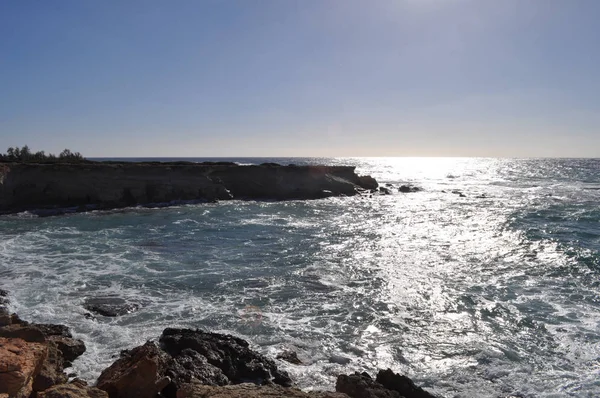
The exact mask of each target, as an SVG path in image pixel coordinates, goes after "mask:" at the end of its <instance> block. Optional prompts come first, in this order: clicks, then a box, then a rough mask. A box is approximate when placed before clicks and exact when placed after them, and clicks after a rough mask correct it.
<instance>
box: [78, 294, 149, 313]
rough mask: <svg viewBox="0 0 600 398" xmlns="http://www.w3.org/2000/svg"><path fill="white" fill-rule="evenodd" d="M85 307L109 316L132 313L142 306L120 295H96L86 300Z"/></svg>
mask: <svg viewBox="0 0 600 398" xmlns="http://www.w3.org/2000/svg"><path fill="white" fill-rule="evenodd" d="M83 307H84V308H85V309H86V310H88V311H91V312H95V313H96V314H99V315H102V316H108V317H115V316H120V315H126V314H130V313H132V312H134V311H136V310H137V309H139V308H140V307H141V305H140V304H139V303H131V302H128V301H126V300H124V299H122V298H119V297H95V298H90V299H87V300H86V301H85V303H84V304H83Z"/></svg>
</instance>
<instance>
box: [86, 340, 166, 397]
mask: <svg viewBox="0 0 600 398" xmlns="http://www.w3.org/2000/svg"><path fill="white" fill-rule="evenodd" d="M170 361H171V358H170V357H169V355H168V354H166V353H165V352H164V351H162V350H161V349H160V348H158V347H157V346H156V344H154V343H153V342H147V343H146V344H144V345H143V346H140V347H136V348H134V349H132V350H129V351H125V352H123V354H122V356H121V358H119V359H118V360H117V361H116V362H115V363H113V364H112V365H111V366H110V367H108V368H107V369H105V370H104V371H103V372H102V374H100V377H99V378H98V383H97V387H98V388H99V389H101V390H104V391H106V392H107V393H108V395H109V396H110V398H136V397H139V398H146V397H154V396H156V394H158V393H159V392H160V391H162V390H163V389H164V388H165V387H166V386H167V384H169V383H170V379H168V378H165V377H164V374H165V370H166V368H167V366H168V364H169V362H170Z"/></svg>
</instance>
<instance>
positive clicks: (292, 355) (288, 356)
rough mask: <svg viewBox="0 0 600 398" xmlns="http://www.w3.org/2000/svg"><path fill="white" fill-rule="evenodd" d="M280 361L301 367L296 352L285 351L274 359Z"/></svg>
mask: <svg viewBox="0 0 600 398" xmlns="http://www.w3.org/2000/svg"><path fill="white" fill-rule="evenodd" d="M276 358H277V359H281V360H282V361H286V362H289V363H293V364H294V365H302V361H301V360H300V358H298V354H297V353H296V351H291V350H285V351H283V352H282V353H280V354H279V355H277V357H276Z"/></svg>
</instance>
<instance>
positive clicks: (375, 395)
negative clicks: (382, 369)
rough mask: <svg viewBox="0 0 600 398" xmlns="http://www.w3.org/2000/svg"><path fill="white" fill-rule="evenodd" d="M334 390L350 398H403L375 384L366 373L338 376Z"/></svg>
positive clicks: (397, 393)
mask: <svg viewBox="0 0 600 398" xmlns="http://www.w3.org/2000/svg"><path fill="white" fill-rule="evenodd" d="M335 390H336V391H337V392H342V393H345V394H348V395H349V396H350V397H351V398H403V397H402V396H401V395H400V393H399V392H397V391H391V390H388V389H387V388H385V387H384V386H382V385H381V384H379V383H377V382H376V381H375V380H373V379H372V378H371V376H369V374H368V373H358V372H356V373H354V374H353V375H340V376H338V378H337V382H336V383H335ZM404 398H408V397H404Z"/></svg>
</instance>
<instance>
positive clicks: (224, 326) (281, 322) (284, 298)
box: [0, 158, 600, 397]
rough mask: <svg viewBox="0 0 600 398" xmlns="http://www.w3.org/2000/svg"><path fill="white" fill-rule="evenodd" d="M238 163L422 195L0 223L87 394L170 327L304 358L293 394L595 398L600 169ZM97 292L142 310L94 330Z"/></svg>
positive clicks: (30, 292) (27, 308) (7, 278)
mask: <svg viewBox="0 0 600 398" xmlns="http://www.w3.org/2000/svg"><path fill="white" fill-rule="evenodd" d="M235 160H236V161H238V162H241V163H260V162H264V161H277V162H280V163H283V164H287V163H295V164H303V163H325V164H349V165H356V166H357V171H358V172H359V174H370V175H372V176H374V177H375V178H377V179H378V181H379V182H380V183H381V184H385V183H391V184H394V185H395V186H398V185H399V184H401V183H411V184H414V185H416V186H419V187H422V188H423V191H422V192H418V193H411V194H401V193H398V192H396V191H394V193H393V195H388V196H374V197H371V198H369V197H364V196H357V197H351V198H329V199H323V200H315V201H290V202H244V201H230V202H221V203H218V204H199V205H189V206H179V207H172V208H163V209H143V208H130V209H122V210H118V211H105V212H90V213H81V214H72V215H66V216H60V217H49V218H37V217H35V216H32V215H30V214H28V213H22V214H17V215H11V216H2V217H0V287H3V288H5V289H7V290H9V291H10V292H11V293H12V309H13V310H15V311H17V312H18V313H19V314H20V315H21V316H22V317H23V318H25V319H30V320H34V321H38V322H57V323H64V324H67V325H69V326H70V327H71V328H72V329H73V331H74V334H75V335H76V336H77V337H80V338H83V339H84V340H85V341H86V344H87V346H88V351H87V352H86V354H84V356H83V357H81V358H80V359H78V360H77V361H75V363H74V369H73V370H74V371H75V372H77V373H78V374H80V375H81V376H83V378H86V379H88V380H90V381H93V380H94V379H95V378H96V377H97V376H98V374H99V372H100V371H101V370H102V369H103V368H104V367H106V366H107V365H108V364H110V363H112V362H113V361H114V358H113V356H114V355H115V354H117V353H118V352H119V351H120V350H122V349H125V348H130V347H132V346H134V345H138V344H141V343H143V342H144V341H146V340H147V339H151V338H156V337H157V336H158V335H159V334H160V332H161V331H162V329H164V328H165V327H166V326H173V325H177V326H187V327H202V328H206V329H210V330H215V331H222V332H229V333H234V334H236V335H239V336H241V337H243V338H246V339H247V340H249V341H250V342H251V343H252V344H253V345H254V347H255V348H256V349H258V350H259V351H261V352H263V353H265V354H268V355H271V356H273V357H274V356H275V355H277V353H279V352H281V351H282V350H283V349H293V350H295V351H297V352H298V356H299V357H300V359H302V360H303V361H304V363H305V364H304V365H291V364H287V363H280V366H282V367H284V368H285V369H286V370H288V371H289V372H290V373H291V375H292V377H293V379H294V380H296V381H297V383H298V385H299V386H300V387H301V388H309V389H310V388H325V389H331V388H332V387H333V385H334V382H335V376H336V375H337V374H339V373H348V372H353V371H355V370H360V371H363V370H366V371H369V372H371V373H373V372H374V371H375V370H376V369H377V368H385V367H391V368H392V369H394V370H396V371H399V372H403V373H406V374H408V375H409V376H411V377H413V378H414V379H415V380H416V381H417V382H418V383H420V384H422V385H424V386H425V387H427V388H428V389H430V391H433V392H435V393H438V394H440V395H441V396H444V397H475V396H477V397H505V396H509V395H511V394H512V395H520V396H522V397H567V396H575V397H595V396H600V378H599V377H598V376H599V374H600V373H599V372H600V207H599V206H598V203H599V199H600V160H576V159H575V160H570V159H541V160H515V159H460V158H356V159H235ZM456 190H459V191H460V192H462V193H463V194H464V197H461V196H459V195H458V194H455V193H452V191H456ZM106 295H115V296H118V297H122V298H125V299H127V300H129V301H131V302H134V303H137V304H138V305H140V309H139V310H138V311H135V312H133V313H131V314H128V315H125V316H122V317H118V318H103V317H98V318H97V319H95V320H94V319H88V318H86V317H85V316H84V315H85V313H86V312H87V311H86V310H85V309H84V308H83V303H84V302H85V300H86V298H89V297H99V296H100V297H103V296H106Z"/></svg>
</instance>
